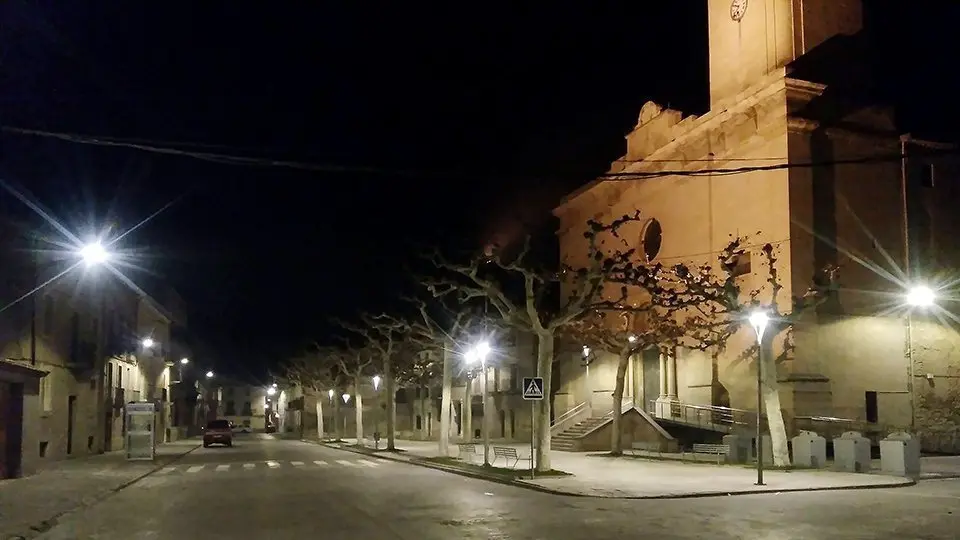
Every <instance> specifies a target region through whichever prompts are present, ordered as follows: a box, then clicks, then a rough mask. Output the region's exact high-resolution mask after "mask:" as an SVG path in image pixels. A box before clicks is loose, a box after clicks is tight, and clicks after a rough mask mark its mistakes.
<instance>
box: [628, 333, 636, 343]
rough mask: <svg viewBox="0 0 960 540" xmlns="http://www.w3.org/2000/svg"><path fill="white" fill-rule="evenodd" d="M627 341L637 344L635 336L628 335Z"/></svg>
mask: <svg viewBox="0 0 960 540" xmlns="http://www.w3.org/2000/svg"><path fill="white" fill-rule="evenodd" d="M627 341H629V342H630V343H636V342H637V336H635V335H633V334H630V335H629V336H627Z"/></svg>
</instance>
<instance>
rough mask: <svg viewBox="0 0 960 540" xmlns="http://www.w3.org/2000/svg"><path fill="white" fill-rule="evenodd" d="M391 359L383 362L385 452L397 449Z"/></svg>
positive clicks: (394, 394) (395, 399) (395, 402)
mask: <svg viewBox="0 0 960 540" xmlns="http://www.w3.org/2000/svg"><path fill="white" fill-rule="evenodd" d="M395 385H396V381H395V380H393V359H391V358H387V359H385V360H384V361H383V393H384V394H386V398H387V450H390V451H393V450H396V449H397V391H396V390H395V389H394V387H395Z"/></svg>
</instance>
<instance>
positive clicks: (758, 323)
mask: <svg viewBox="0 0 960 540" xmlns="http://www.w3.org/2000/svg"><path fill="white" fill-rule="evenodd" d="M769 322H770V318H769V317H768V316H767V314H766V313H764V312H763V311H755V312H753V313H752V314H751V315H750V325H751V326H753V329H754V331H755V332H756V333H757V442H756V443H755V444H756V448H757V485H758V486H762V485H763V440H762V439H761V436H762V432H761V430H760V412H761V411H762V410H763V331H764V330H766V329H767V323H769Z"/></svg>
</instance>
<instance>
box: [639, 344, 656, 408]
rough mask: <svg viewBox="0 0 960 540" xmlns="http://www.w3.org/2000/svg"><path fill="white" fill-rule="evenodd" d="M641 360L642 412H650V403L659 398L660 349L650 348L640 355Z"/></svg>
mask: <svg viewBox="0 0 960 540" xmlns="http://www.w3.org/2000/svg"><path fill="white" fill-rule="evenodd" d="M640 354H641V358H642V359H643V410H645V411H649V410H650V407H651V405H650V402H651V401H654V400H656V399H657V398H658V397H660V349H659V348H657V347H650V348H649V349H644V350H643V351H642V352H641V353H640Z"/></svg>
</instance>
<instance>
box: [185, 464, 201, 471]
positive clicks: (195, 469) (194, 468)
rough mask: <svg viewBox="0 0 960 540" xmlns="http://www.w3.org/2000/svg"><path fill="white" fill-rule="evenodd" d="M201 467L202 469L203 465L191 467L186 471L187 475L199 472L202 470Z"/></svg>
mask: <svg viewBox="0 0 960 540" xmlns="http://www.w3.org/2000/svg"><path fill="white" fill-rule="evenodd" d="M203 467H204V466H203V465H194V466H193V467H190V468H189V469H187V472H188V473H195V472H199V471H200V470H201V469H203Z"/></svg>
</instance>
